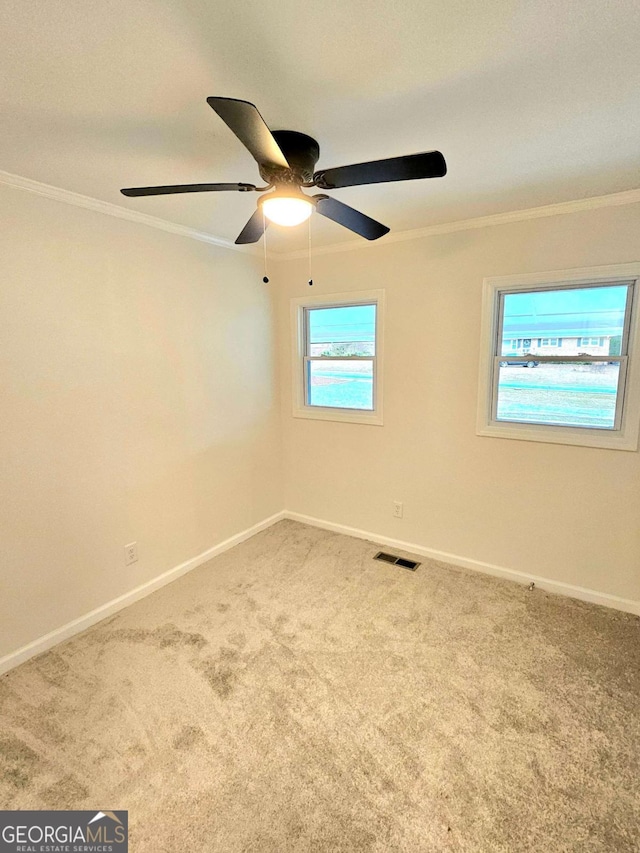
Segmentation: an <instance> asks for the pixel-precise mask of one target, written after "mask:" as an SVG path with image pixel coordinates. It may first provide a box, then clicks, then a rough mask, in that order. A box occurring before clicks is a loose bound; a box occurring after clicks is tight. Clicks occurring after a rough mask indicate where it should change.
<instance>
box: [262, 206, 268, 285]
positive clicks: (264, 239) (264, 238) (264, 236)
mask: <svg viewBox="0 0 640 853" xmlns="http://www.w3.org/2000/svg"><path fill="white" fill-rule="evenodd" d="M262 245H263V247H264V275H263V277H262V280H263V282H264V283H265V284H269V276H268V270H267V223H266V220H265V218H264V209H263V210H262Z"/></svg>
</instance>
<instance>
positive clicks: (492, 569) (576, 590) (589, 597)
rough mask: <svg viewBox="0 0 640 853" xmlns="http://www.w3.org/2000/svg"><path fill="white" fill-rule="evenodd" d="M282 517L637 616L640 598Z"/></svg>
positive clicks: (313, 520)
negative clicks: (634, 598) (532, 584)
mask: <svg viewBox="0 0 640 853" xmlns="http://www.w3.org/2000/svg"><path fill="white" fill-rule="evenodd" d="M284 517H285V518H288V519H290V520H291V521H299V522H301V523H302V524H309V525H311V526H312V527H319V528H321V529H322V530H331V531H332V532H334V533H342V534H344V535H345V536H354V537H355V538H356V539H367V540H370V541H371V542H374V543H376V544H380V545H388V546H391V547H392V548H398V549H400V550H401V551H408V552H409V553H410V554H416V555H418V556H421V557H428V558H429V559H430V560H437V561H439V562H442V563H449V564H451V565H452V566H460V567H461V568H463V569H471V570H472V571H474V572H482V573H483V574H485V575H492V576H493V577H496V578H503V579H505V580H510V581H514V582H515V583H521V584H530V583H531V582H532V581H533V582H534V583H535V585H536V587H539V588H540V589H543V590H545V591H546V592H552V593H555V594H557V595H565V596H568V597H569V598H577V599H578V600H579V601H588V602H589V603H591V604H600V605H602V606H603V607H611V608H613V609H614V610H622V611H623V612H625V613H633V614H635V615H636V616H640V601H634V600H633V599H630V598H620V596H617V595H610V594H609V593H607V592H598V591H597V590H595V589H588V588H586V587H583V586H574V585H573V584H570V583H564V582H563V581H555V580H551V579H549V578H544V577H541V576H540V575H530V574H527V573H526V572H518V571H515V570H514V569H505V568H504V567H503V566H496V565H494V564H493V563H484V562H482V561H481V560H473V559H471V558H470V557H461V556H459V555H458V554H450V553H449V552H447V551H436V550H435V549H434V548H426V547H425V546H424V545H416V544H415V543H414V542H404V541H402V540H401V539H394V538H392V537H391V536H380V535H379V534H378V533H372V532H371V531H369V530H360V529H359V528H357V527H348V526H347V525H346V524H336V523H335V522H333V521H326V520H325V519H322V518H315V517H314V516H311V515H303V514H302V513H299V512H291V511H290V510H285V512H284Z"/></svg>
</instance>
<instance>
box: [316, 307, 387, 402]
mask: <svg viewBox="0 0 640 853" xmlns="http://www.w3.org/2000/svg"><path fill="white" fill-rule="evenodd" d="M304 361H305V404H306V405H307V406H322V407H327V408H340V409H360V410H366V411H373V410H374V408H375V399H374V388H375V381H374V379H375V362H376V304H375V303H372V304H366V305H341V306H336V307H322V308H306V309H305V360H304Z"/></svg>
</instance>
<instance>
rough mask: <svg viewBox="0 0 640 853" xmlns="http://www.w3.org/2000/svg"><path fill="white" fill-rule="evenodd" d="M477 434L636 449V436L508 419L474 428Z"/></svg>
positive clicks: (551, 442) (614, 448) (617, 431)
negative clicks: (524, 422)
mask: <svg viewBox="0 0 640 853" xmlns="http://www.w3.org/2000/svg"><path fill="white" fill-rule="evenodd" d="M476 434H477V435H483V436H489V437H491V438H508V439H516V440H519V441H537V442H543V443H545V444H573V445H578V446H580V447H600V448H604V449H607V450H637V449H638V438H637V435H635V434H632V435H625V434H624V432H621V431H619V430H616V431H615V432H614V431H613V430H604V429H588V430H587V429H571V427H553V426H544V425H542V424H541V425H539V426H536V425H534V424H518V423H510V422H501V423H491V424H486V425H485V426H482V427H478V429H477V430H476Z"/></svg>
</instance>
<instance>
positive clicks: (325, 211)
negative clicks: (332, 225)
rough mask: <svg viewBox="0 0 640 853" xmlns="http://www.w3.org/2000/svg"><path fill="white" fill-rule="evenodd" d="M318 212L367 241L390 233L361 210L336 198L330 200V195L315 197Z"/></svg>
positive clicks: (384, 226)
mask: <svg viewBox="0 0 640 853" xmlns="http://www.w3.org/2000/svg"><path fill="white" fill-rule="evenodd" d="M314 198H315V199H317V201H316V210H317V211H318V213H319V214H320V215H321V216H326V217H327V219H332V220H333V221H334V222H337V223H338V224H339V225H344V227H345V228H348V229H349V230H350V231H355V233H356V234H360V236H361V237H365V238H366V239H367V240H377V239H378V238H379V237H384V235H385V234H387V233H388V232H389V230H390V229H389V228H387V226H386V225H383V224H382V223H381V222H377V221H376V220H375V219H371V217H370V216H365V214H364V213H360V211H359V210H355V208H353V207H349V205H348V204H343V202H341V201H338V200H337V199H335V198H329V196H328V195H315V196H314Z"/></svg>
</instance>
